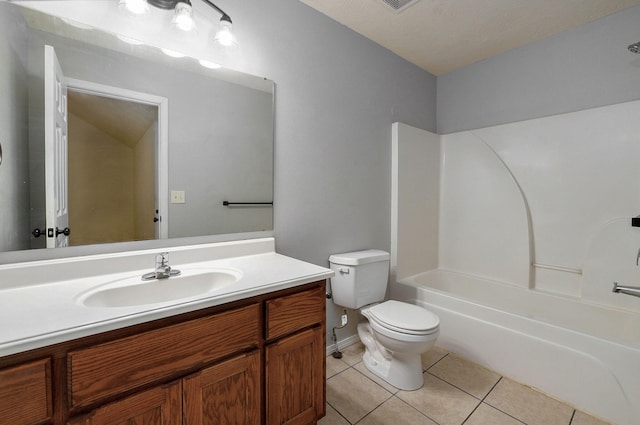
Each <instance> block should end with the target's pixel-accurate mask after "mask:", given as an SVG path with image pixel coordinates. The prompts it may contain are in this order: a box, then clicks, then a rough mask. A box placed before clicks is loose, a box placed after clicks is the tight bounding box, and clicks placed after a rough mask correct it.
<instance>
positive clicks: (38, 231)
mask: <svg viewBox="0 0 640 425" xmlns="http://www.w3.org/2000/svg"><path fill="white" fill-rule="evenodd" d="M45 233H46V230H45V229H37V228H36V229H33V232H31V234H32V235H33V237H34V238H39V237H40V236H42V235H44V234H45Z"/></svg>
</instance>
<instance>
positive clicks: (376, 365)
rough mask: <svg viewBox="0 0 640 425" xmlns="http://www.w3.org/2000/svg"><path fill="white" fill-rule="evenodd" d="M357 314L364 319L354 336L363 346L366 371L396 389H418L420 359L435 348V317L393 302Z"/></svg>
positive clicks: (429, 313)
mask: <svg viewBox="0 0 640 425" xmlns="http://www.w3.org/2000/svg"><path fill="white" fill-rule="evenodd" d="M360 313H361V314H362V316H363V317H364V318H366V320H364V321H362V322H360V323H359V324H358V336H359V337H360V340H361V341H362V343H363V344H364V345H365V353H364V355H363V359H362V360H363V362H364V364H365V366H366V367H367V369H368V370H370V371H371V372H372V373H374V374H375V375H377V376H379V377H381V378H382V379H384V380H385V381H387V382H388V383H390V384H391V385H393V386H394V387H396V388H400V389H402V390H417V389H419V388H421V387H422V385H423V382H424V381H423V377H422V357H421V355H422V353H424V352H426V351H428V350H429V349H430V348H431V347H433V346H434V345H435V342H436V339H437V338H438V335H439V332H440V328H439V324H440V321H439V319H438V316H436V315H435V314H433V313H432V312H430V311H428V310H426V309H424V308H421V307H418V306H416V305H413V304H407V303H403V302H399V301H393V300H390V301H385V302H383V303H381V304H375V305H373V306H367V307H365V308H362V309H360Z"/></svg>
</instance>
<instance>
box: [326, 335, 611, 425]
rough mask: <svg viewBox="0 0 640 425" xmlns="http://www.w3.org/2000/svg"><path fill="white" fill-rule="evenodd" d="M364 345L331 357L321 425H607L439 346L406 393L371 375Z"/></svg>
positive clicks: (423, 363)
mask: <svg viewBox="0 0 640 425" xmlns="http://www.w3.org/2000/svg"><path fill="white" fill-rule="evenodd" d="M363 349H364V348H363V346H362V344H360V343H358V344H354V345H351V346H349V347H346V348H344V349H343V350H342V354H343V357H342V359H335V358H333V357H332V356H328V357H327V416H326V417H325V418H323V419H322V420H321V421H320V422H319V425H350V424H359V425H386V424H389V425H405V424H411V425H462V424H464V425H522V424H527V425H606V424H607V422H603V421H601V420H599V419H597V418H594V417H592V416H589V415H588V414H586V413H584V412H581V411H579V410H575V409H574V408H573V407H571V406H569V405H568V404H565V403H562V402H560V401H558V400H556V399H553V398H551V397H548V396H546V395H544V394H542V393H540V392H538V391H536V390H534V389H531V388H529V387H527V386H525V385H522V384H519V383H517V382H514V381H512V380H510V379H507V378H505V377H502V376H500V375H499V374H497V373H495V372H493V371H491V370H488V369H485V368H484V367H481V366H479V365H477V364H475V363H472V362H470V361H468V360H466V359H464V358H462V357H459V356H457V355H456V354H454V353H449V352H447V351H445V350H443V349H441V348H439V347H435V348H433V349H431V350H430V351H429V352H427V353H426V354H425V355H424V356H423V358H422V366H423V370H424V381H425V384H424V387H422V388H421V389H419V390H417V391H402V390H398V389H397V388H394V387H392V386H391V385H389V384H387V383H386V382H384V381H383V380H381V379H379V378H378V377H376V376H375V375H373V374H372V373H371V372H369V371H368V370H367V369H366V367H365V366H364V364H363V363H362V352H363Z"/></svg>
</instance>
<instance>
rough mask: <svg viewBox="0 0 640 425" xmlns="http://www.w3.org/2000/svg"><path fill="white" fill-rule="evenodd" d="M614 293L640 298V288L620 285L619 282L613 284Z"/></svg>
mask: <svg viewBox="0 0 640 425" xmlns="http://www.w3.org/2000/svg"><path fill="white" fill-rule="evenodd" d="M612 291H613V292H615V293H621V294H626V295H633V296H635V297H640V286H626V285H618V282H613V290H612Z"/></svg>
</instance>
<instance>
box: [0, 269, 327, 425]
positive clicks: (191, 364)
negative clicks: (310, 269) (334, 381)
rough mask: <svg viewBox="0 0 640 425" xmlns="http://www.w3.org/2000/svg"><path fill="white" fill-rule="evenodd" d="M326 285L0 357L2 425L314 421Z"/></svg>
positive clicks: (319, 408) (318, 407)
mask: <svg viewBox="0 0 640 425" xmlns="http://www.w3.org/2000/svg"><path fill="white" fill-rule="evenodd" d="M324 359H325V283H324V281H319V282H314V283H310V284H307V285H303V286H300V287H298V288H291V289H287V290H283V291H279V292H275V293H272V294H265V295H261V296H256V297H252V298H249V299H246V300H240V301H236V302H233V303H230V304H228V305H226V306H224V305H223V306H217V307H212V308H210V309H205V310H201V311H195V312H191V313H186V314H184V315H180V316H175V317H172V318H166V319H161V320H159V321H156V322H149V323H145V324H141V325H136V326H133V327H130V328H126V329H120V330H115V331H110V332H106V333H104V334H100V335H93V336H90V337H86V338H81V339H78V340H74V341H69V342H65V343H61V344H57V345H55V346H51V347H44V348H41V349H37V350H33V351H31V352H27V353H22V354H16V355H12V356H10V357H6V358H0V425H123V424H127V425H138V424H140V425H180V424H184V425H209V424H233V425H259V424H268V425H272V424H273V425H281V424H289V425H294V424H302V425H306V424H315V423H317V421H318V420H319V419H320V418H321V417H322V416H324V414H325V411H324V409H325V386H324V385H325V362H324Z"/></svg>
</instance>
